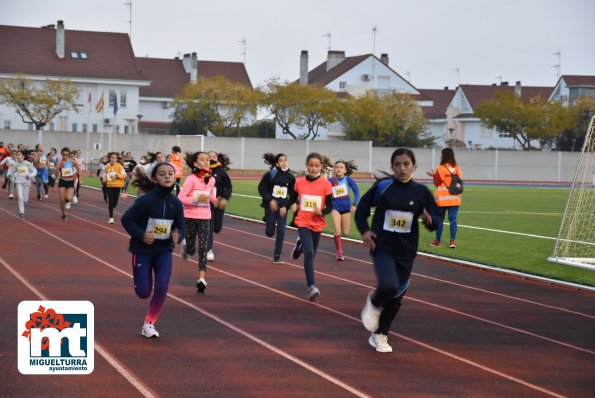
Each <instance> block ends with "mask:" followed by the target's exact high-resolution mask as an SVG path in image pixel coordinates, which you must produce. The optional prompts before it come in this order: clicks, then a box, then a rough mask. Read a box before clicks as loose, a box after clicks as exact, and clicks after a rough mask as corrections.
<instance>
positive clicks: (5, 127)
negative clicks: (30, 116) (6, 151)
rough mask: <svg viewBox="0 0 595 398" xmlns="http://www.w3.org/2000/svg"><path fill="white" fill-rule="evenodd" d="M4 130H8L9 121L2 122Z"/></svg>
mask: <svg viewBox="0 0 595 398" xmlns="http://www.w3.org/2000/svg"><path fill="white" fill-rule="evenodd" d="M4 129H5V130H10V120H5V121H4Z"/></svg>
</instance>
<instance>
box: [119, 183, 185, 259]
mask: <svg viewBox="0 0 595 398" xmlns="http://www.w3.org/2000/svg"><path fill="white" fill-rule="evenodd" d="M149 218H155V219H167V220H173V224H172V227H171V229H172V231H173V230H174V229H175V230H177V231H178V234H179V235H180V241H182V240H183V239H184V209H183V207H182V202H180V199H178V198H177V196H175V195H171V194H163V193H162V192H161V190H160V189H159V188H155V189H153V190H152V191H149V192H147V193H146V194H144V195H142V196H141V197H139V198H138V199H136V200H135V201H134V203H133V205H132V206H131V207H130V208H129V209H128V210H126V213H124V215H123V216H122V225H123V226H124V229H125V230H126V232H128V233H129V234H130V244H129V246H128V250H129V251H130V252H132V253H135V254H157V253H161V252H164V251H170V252H171V251H173V250H174V247H175V243H174V241H173V240H172V239H171V238H170V239H167V240H159V239H155V240H154V241H153V244H151V245H147V244H146V243H145V242H143V237H144V235H145V231H146V229H147V224H148V222H149ZM177 243H179V242H177Z"/></svg>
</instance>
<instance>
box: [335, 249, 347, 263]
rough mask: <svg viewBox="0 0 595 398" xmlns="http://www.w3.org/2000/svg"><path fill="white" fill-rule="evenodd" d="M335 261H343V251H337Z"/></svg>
mask: <svg viewBox="0 0 595 398" xmlns="http://www.w3.org/2000/svg"><path fill="white" fill-rule="evenodd" d="M337 261H345V257H343V252H342V251H341V250H339V251H338V252H337Z"/></svg>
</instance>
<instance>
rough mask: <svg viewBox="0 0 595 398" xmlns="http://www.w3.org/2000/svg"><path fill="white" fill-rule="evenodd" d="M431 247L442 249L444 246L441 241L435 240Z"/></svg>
mask: <svg viewBox="0 0 595 398" xmlns="http://www.w3.org/2000/svg"><path fill="white" fill-rule="evenodd" d="M430 246H433V247H440V246H442V243H440V241H439V240H436V239H434V240H433V241H431V242H430Z"/></svg>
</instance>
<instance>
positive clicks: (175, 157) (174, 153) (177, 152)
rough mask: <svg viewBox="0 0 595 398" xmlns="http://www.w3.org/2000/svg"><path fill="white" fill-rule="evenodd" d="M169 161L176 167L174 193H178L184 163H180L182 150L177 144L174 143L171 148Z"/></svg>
mask: <svg viewBox="0 0 595 398" xmlns="http://www.w3.org/2000/svg"><path fill="white" fill-rule="evenodd" d="M171 163H173V164H174V166H176V167H177V169H176V195H177V194H179V193H180V181H181V180H182V177H183V174H184V173H183V172H184V164H183V163H182V150H181V149H180V147H179V146H177V145H174V146H173V147H172V148H171Z"/></svg>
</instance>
